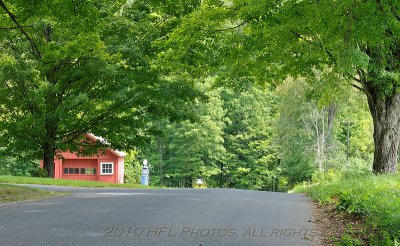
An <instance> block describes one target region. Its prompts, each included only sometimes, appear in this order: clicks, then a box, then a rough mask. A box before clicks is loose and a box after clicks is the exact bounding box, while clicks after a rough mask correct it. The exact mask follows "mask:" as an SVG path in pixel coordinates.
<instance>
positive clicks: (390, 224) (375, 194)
mask: <svg viewBox="0 0 400 246" xmlns="http://www.w3.org/2000/svg"><path fill="white" fill-rule="evenodd" d="M301 190H302V191H305V192H307V193H309V194H310V196H311V197H312V198H313V199H314V200H316V201H318V202H320V203H330V204H334V205H336V207H337V209H340V210H344V211H346V212H347V213H350V214H354V215H357V216H361V217H362V218H364V219H365V221H366V227H367V229H368V231H371V232H374V231H376V232H377V233H378V234H376V235H375V237H376V238H375V239H374V240H375V243H374V244H372V245H391V244H392V243H394V242H395V241H396V240H397V241H398V240H399V238H400V231H399V228H400V219H399V214H400V193H399V192H400V176H399V175H380V176H375V175H369V176H366V177H361V178H352V179H345V180H343V181H336V182H332V183H328V184H327V183H320V184H318V185H313V186H309V187H305V188H304V187H303V189H300V191H301ZM298 191H299V190H298ZM371 238H372V237H371ZM374 240H372V241H374ZM376 240H377V241H376ZM385 242H391V243H389V244H387V243H385ZM381 243H382V244H381Z"/></svg>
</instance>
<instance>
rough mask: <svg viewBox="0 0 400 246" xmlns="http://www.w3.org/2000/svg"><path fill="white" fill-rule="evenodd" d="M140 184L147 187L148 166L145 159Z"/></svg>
mask: <svg viewBox="0 0 400 246" xmlns="http://www.w3.org/2000/svg"><path fill="white" fill-rule="evenodd" d="M140 183H141V184H142V185H149V166H148V165H147V160H146V159H144V160H143V168H142V179H141V182H140Z"/></svg>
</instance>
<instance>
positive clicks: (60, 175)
mask: <svg viewBox="0 0 400 246" xmlns="http://www.w3.org/2000/svg"><path fill="white" fill-rule="evenodd" d="M86 138H87V139H88V140H89V141H93V142H96V141H97V140H100V141H102V142H105V140H104V139H102V138H99V137H96V136H94V135H93V134H86ZM125 156H126V154H125V153H124V152H121V151H116V150H112V149H107V150H106V151H105V152H104V151H99V153H97V154H96V155H92V156H78V155H77V154H76V153H71V152H69V151H66V152H61V151H60V152H57V157H55V158H54V178H55V179H73V180H92V181H99V182H110V183H123V182H124V157H125ZM40 166H41V167H43V160H41V161H40Z"/></svg>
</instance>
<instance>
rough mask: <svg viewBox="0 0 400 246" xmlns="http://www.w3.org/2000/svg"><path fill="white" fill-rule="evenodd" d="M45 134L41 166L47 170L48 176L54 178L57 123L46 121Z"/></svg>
mask: <svg viewBox="0 0 400 246" xmlns="http://www.w3.org/2000/svg"><path fill="white" fill-rule="evenodd" d="M45 128H46V135H45V140H44V143H43V167H44V168H45V169H46V170H47V173H48V176H49V177H50V178H54V152H55V150H56V149H55V143H56V134H57V124H56V123H55V122H51V121H47V122H46V123H45Z"/></svg>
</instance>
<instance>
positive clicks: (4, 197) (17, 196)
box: [0, 184, 67, 204]
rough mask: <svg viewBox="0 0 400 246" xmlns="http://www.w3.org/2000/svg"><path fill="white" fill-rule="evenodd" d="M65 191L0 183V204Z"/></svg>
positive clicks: (53, 194)
mask: <svg viewBox="0 0 400 246" xmlns="http://www.w3.org/2000/svg"><path fill="white" fill-rule="evenodd" d="M64 194H67V193H61V192H52V191H45V190H40V189H34V188H28V187H21V186H15V185H4V184H0V204H1V203H9V202H17V201H24V200H39V199H43V198H48V197H52V196H61V195H64Z"/></svg>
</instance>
